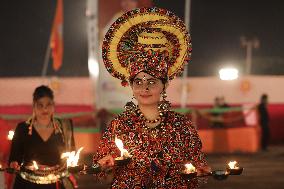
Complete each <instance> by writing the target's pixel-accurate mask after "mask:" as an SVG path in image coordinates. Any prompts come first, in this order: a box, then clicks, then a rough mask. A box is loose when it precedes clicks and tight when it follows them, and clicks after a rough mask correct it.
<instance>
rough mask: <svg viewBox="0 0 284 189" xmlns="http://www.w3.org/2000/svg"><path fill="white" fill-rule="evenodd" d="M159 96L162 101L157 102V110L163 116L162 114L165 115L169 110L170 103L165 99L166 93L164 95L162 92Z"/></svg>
mask: <svg viewBox="0 0 284 189" xmlns="http://www.w3.org/2000/svg"><path fill="white" fill-rule="evenodd" d="M161 96H162V98H163V100H162V101H160V102H159V106H158V109H159V111H160V112H161V113H162V114H163V113H165V112H167V111H169V110H170V108H171V103H170V102H169V101H167V100H166V98H167V93H166V91H163V92H162V93H161Z"/></svg>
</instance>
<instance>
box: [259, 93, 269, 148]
mask: <svg viewBox="0 0 284 189" xmlns="http://www.w3.org/2000/svg"><path fill="white" fill-rule="evenodd" d="M267 103H268V96H267V94H262V95H261V97H260V103H259V104H258V107H257V109H258V115H259V124H260V127H261V131H262V134H261V148H262V150H267V146H268V141H269V137H270V136H269V135H270V131H269V113H268V109H267Z"/></svg>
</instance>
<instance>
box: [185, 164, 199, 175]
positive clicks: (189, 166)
mask: <svg viewBox="0 0 284 189" xmlns="http://www.w3.org/2000/svg"><path fill="white" fill-rule="evenodd" d="M184 166H185V173H187V174H189V173H195V172H196V168H195V167H194V166H193V165H192V164H191V163H186V164H185V165H184Z"/></svg>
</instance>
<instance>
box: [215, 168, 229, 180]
mask: <svg viewBox="0 0 284 189" xmlns="http://www.w3.org/2000/svg"><path fill="white" fill-rule="evenodd" d="M229 174H230V173H229V172H228V171H224V170H216V171H212V172H211V175H212V176H213V178H214V179H216V180H225V179H227V178H228V176H229Z"/></svg>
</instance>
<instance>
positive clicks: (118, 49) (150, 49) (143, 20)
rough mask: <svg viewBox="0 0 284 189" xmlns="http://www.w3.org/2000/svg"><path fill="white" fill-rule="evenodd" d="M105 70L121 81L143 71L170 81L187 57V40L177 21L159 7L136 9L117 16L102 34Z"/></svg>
mask: <svg viewBox="0 0 284 189" xmlns="http://www.w3.org/2000/svg"><path fill="white" fill-rule="evenodd" d="M102 56H103V61H104V64H105V67H106V69H107V71H108V72H109V73H110V74H111V75H112V76H114V77H116V78H118V79H120V80H122V82H125V81H127V80H129V79H131V78H132V77H134V76H136V74H138V73H139V72H141V71H144V72H146V73H148V74H150V75H152V76H154V77H156V78H161V79H162V78H163V79H169V80H171V79H173V78H174V77H175V76H177V75H180V74H181V73H182V71H183V67H184V64H185V63H187V62H188V61H189V59H190V56H191V40H190V36H189V34H188V33H187V31H186V27H185V25H184V23H183V21H182V20H181V19H179V18H178V17H177V16H176V15H174V14H173V13H172V12H170V11H167V10H165V9H161V8H156V7H154V8H139V9H134V10H132V11H129V12H127V13H125V14H123V15H122V16H121V17H119V18H118V19H117V20H116V21H115V22H114V23H113V24H112V25H111V27H110V28H109V30H108V32H107V33H106V35H105V38H104V41H103V46H102Z"/></svg>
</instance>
